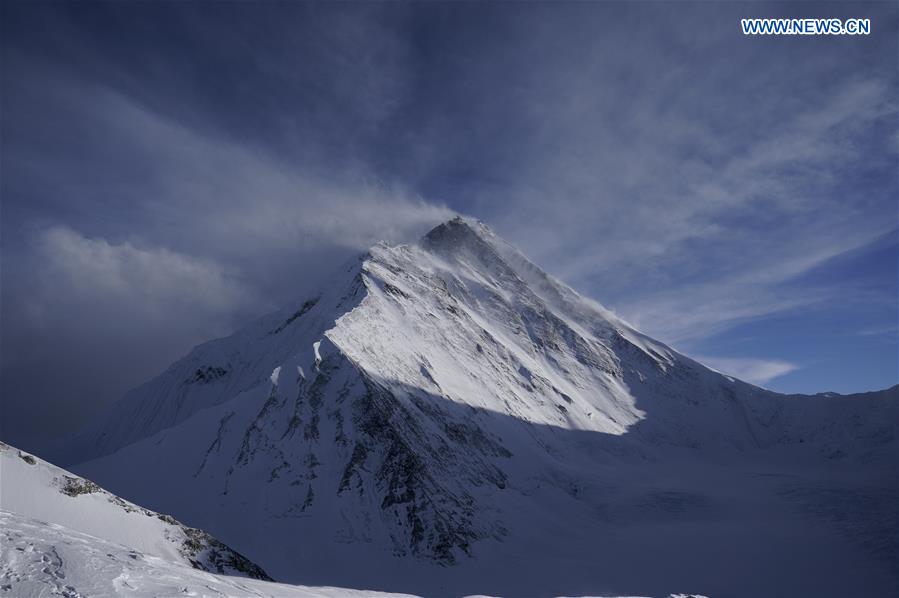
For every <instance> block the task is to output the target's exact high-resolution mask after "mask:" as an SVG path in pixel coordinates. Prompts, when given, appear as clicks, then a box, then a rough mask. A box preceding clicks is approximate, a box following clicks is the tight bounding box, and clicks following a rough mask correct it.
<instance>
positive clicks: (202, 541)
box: [0, 442, 269, 579]
mask: <svg viewBox="0 0 899 598" xmlns="http://www.w3.org/2000/svg"><path fill="white" fill-rule="evenodd" d="M0 510H3V511H5V512H7V513H14V514H15V515H16V516H18V517H23V518H28V519H37V520H42V521H48V522H52V523H54V524H58V525H61V526H64V527H66V528H71V529H72V530H77V531H78V532H82V533H85V534H89V535H90V536H94V537H97V538H102V539H103V540H105V541H107V542H112V543H114V544H122V545H125V546H128V547H129V548H131V549H133V550H137V551H140V552H142V553H146V554H149V555H153V556H155V557H159V558H161V559H164V560H167V561H171V562H173V563H177V564H179V565H181V566H187V567H194V568H196V569H200V570H202V571H212V572H217V573H224V574H227V575H236V576H242V577H251V578H254V579H269V577H268V576H267V575H266V573H265V572H264V571H263V570H262V569H260V568H259V567H258V566H257V565H255V564H254V563H252V562H250V561H249V560H247V559H246V558H244V557H243V556H241V555H240V554H238V553H236V552H234V551H233V550H231V549H230V548H228V547H227V546H225V545H224V544H222V543H221V542H219V541H218V540H216V539H215V538H213V537H212V536H210V535H209V534H207V533H206V532H204V531H202V530H198V529H193V528H189V527H187V526H185V525H182V524H180V523H179V522H178V521H176V520H175V519H173V518H172V517H170V516H168V515H162V514H160V513H155V512H153V511H150V510H148V509H144V508H143V507H139V506H137V505H135V504H133V503H130V502H128V501H126V500H123V499H121V498H119V497H118V496H115V495H114V494H110V493H109V492H107V491H106V490H104V489H102V488H100V487H99V486H97V485H96V484H95V483H93V482H91V481H90V480H86V479H84V478H80V477H78V476H76V475H74V474H71V473H69V472H67V471H65V470H63V469H60V468H58V467H56V466H54V465H51V464H49V463H47V462H46V461H43V460H41V459H38V458H37V457H35V456H33V455H29V454H28V453H23V452H22V451H19V450H17V449H15V448H13V447H11V446H9V445H8V444H4V443H2V442H0Z"/></svg>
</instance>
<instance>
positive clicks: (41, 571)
mask: <svg viewBox="0 0 899 598" xmlns="http://www.w3.org/2000/svg"><path fill="white" fill-rule="evenodd" d="M0 527H2V530H3V531H2V532H0V540H2V542H0V557H2V558H0V561H2V564H0V596H15V597H16V598H27V597H31V596H35V597H36V596H63V597H65V598H82V597H84V598H87V597H88V596H91V597H95V596H133V597H135V598H137V597H161V596H218V597H222V596H228V597H231V596H233V597H244V596H246V597H251V596H252V597H271V598H338V597H344V596H345V597H352V596H384V597H385V598H390V597H401V596H403V595H402V594H381V593H377V592H360V591H355V590H347V589H345V588H307V587H303V586H291V585H286V584H279V583H272V582H266V581H261V580H255V579H248V578H241V577H231V576H227V575H217V574H213V573H208V572H205V571H201V570H198V569H194V568H191V567H189V566H187V565H184V564H182V563H180V562H174V561H171V560H167V559H164V558H162V557H158V556H153V555H149V554H144V553H142V552H139V551H137V550H134V549H132V548H129V547H127V546H123V545H121V544H114V543H112V542H107V541H106V540H103V539H100V538H97V537H95V536H90V535H88V534H83V533H81V532H76V531H74V530H71V529H69V528H67V527H63V526H61V525H56V524H54V523H47V522H44V521H38V520H35V519H26V518H24V517H21V516H19V515H15V514H13V513H8V512H6V511H0Z"/></svg>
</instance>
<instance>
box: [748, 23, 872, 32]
mask: <svg viewBox="0 0 899 598" xmlns="http://www.w3.org/2000/svg"><path fill="white" fill-rule="evenodd" d="M740 25H741V26H742V27H743V34H744V35H868V34H870V33H871V19H846V20H845V21H844V20H842V19H740Z"/></svg>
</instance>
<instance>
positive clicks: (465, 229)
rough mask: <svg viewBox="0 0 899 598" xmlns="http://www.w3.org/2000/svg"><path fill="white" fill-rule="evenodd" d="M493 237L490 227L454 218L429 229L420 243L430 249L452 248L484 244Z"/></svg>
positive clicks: (466, 219) (473, 221)
mask: <svg viewBox="0 0 899 598" xmlns="http://www.w3.org/2000/svg"><path fill="white" fill-rule="evenodd" d="M494 236H495V235H494V233H493V231H492V230H490V227H488V226H487V225H486V224H484V223H483V222H481V221H480V220H477V219H475V218H469V217H465V216H456V217H455V218H452V219H451V220H447V221H446V222H444V223H443V224H439V225H437V226H436V227H434V228H433V229H431V231H430V232H428V234H426V235H425V236H424V237H423V238H422V242H423V243H424V244H425V245H427V246H430V247H454V246H460V245H465V244H468V243H470V242H472V241H475V242H481V243H484V242H487V240H488V239H490V238H491V237H494Z"/></svg>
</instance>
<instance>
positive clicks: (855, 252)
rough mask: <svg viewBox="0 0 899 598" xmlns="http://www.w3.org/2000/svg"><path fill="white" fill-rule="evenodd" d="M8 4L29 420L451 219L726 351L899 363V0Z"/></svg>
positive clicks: (777, 367)
mask: <svg viewBox="0 0 899 598" xmlns="http://www.w3.org/2000/svg"><path fill="white" fill-rule="evenodd" d="M2 10H3V19H2V52H3V54H2V90H0V94H2V98H0V99H2V107H3V110H2V111H0V125H2V152H0V161H2V163H0V166H2V174H3V177H2V179H0V185H2V189H0V191H2V204H0V210H2V221H0V230H2V249H3V252H2V276H3V281H2V282H3V284H2V288H0V292H2V303H0V318H2V329H3V334H2V337H0V343H2V357H3V360H2V374H3V376H2V385H3V388H2V391H3V392H2V394H3V398H2V401H3V406H2V408H3V417H2V430H0V432H2V434H3V437H4V438H6V439H8V440H11V441H14V442H18V443H20V444H23V445H25V446H39V445H40V444H41V443H42V442H46V441H48V440H49V439H52V438H53V437H54V436H56V435H58V434H60V433H62V432H65V431H69V430H71V429H73V428H75V427H77V426H78V425H81V424H82V423H83V422H84V421H86V419H88V418H89V417H91V415H92V414H94V413H96V411H97V410H98V409H100V408H102V407H103V406H104V405H107V404H108V403H109V402H110V401H112V400H114V399H115V398H116V397H117V396H119V395H120V394H121V393H122V392H123V391H124V390H126V389H127V388H129V387H131V386H133V385H135V384H137V383H140V382H141V381H143V380H145V379H147V378H148V377H150V376H152V375H154V374H156V373H158V372H159V371H161V370H162V369H163V368H164V367H165V366H166V365H167V364H168V363H169V362H171V361H172V360H174V359H176V358H177V357H179V356H180V355H182V354H184V353H185V352H186V351H187V350H188V349H189V348H190V347H191V346H193V345H194V344H197V343H199V342H202V341H203V340H206V339H208V338H210V337H214V336H219V335H223V334H227V333H228V332H230V331H232V330H234V329H235V328H236V327H237V326H239V325H240V324H241V323H244V322H246V321H247V320H249V319H251V318H253V317H255V316H257V315H259V314H261V313H265V312H266V311H268V310H271V309H274V308H277V307H279V306H281V305H282V304H284V303H287V302H289V301H291V300H293V298H295V297H301V296H302V295H303V294H304V293H305V292H308V291H309V290H310V289H312V288H314V287H315V285H316V284H317V283H318V281H319V280H320V279H321V277H323V276H325V275H326V273H327V272H328V271H329V270H330V269H331V268H332V267H333V266H334V265H336V264H338V263H340V262H341V261H342V260H343V259H345V258H346V257H347V256H348V255H350V254H351V253H353V252H356V251H359V250H362V249H364V248H365V247H367V246H368V245H370V244H372V243H373V242H374V241H376V240H378V239H386V240H389V241H408V240H412V239H414V238H416V237H417V236H418V235H420V234H421V233H423V232H424V231H426V230H427V229H428V228H429V227H430V226H432V225H434V224H436V223H438V222H440V221H441V220H443V219H446V218H448V217H449V216H451V215H452V214H453V213H455V212H461V213H465V214H469V215H473V216H476V217H478V218H481V219H482V220H484V221H485V222H487V223H488V224H490V225H491V226H493V227H494V228H495V229H496V230H497V232H498V233H499V234H501V235H502V236H504V237H506V238H507V239H509V240H510V241H512V242H513V243H515V244H517V245H518V246H519V247H520V248H521V249H522V250H523V251H524V252H525V253H526V254H527V255H529V256H530V257H531V258H532V259H533V260H534V261H536V262H537V263H538V264H540V265H541V266H543V267H544V268H545V269H546V270H547V271H549V272H550V273H553V274H555V275H556V276H558V277H560V278H562V279H563V280H565V281H566V282H568V283H570V284H571V285H572V286H574V287H575V288H577V289H578V290H580V291H582V292H583V293H585V294H587V295H590V296H591V297H593V298H595V299H597V300H598V301H600V302H602V303H604V304H605V305H607V306H608V307H610V308H612V309H614V310H615V311H616V312H618V313H619V314H620V315H622V316H623V317H624V318H626V319H628V320H629V321H631V322H632V323H634V324H635V325H637V326H638V327H640V328H641V329H643V330H644V331H646V332H647V333H649V334H651V335H653V336H655V337H657V338H660V339H661V340H664V341H666V342H668V343H670V344H672V345H673V346H674V347H676V348H678V349H680V350H682V351H684V352H686V353H688V354H690V355H693V356H697V357H699V358H701V359H703V360H705V361H706V362H707V363H709V364H711V365H713V366H715V367H718V368H719V369H722V370H723V371H727V372H729V373H733V374H736V375H739V376H741V377H743V378H745V379H747V380H749V381H753V382H756V383H759V384H763V385H765V386H766V387H769V388H773V389H775V390H779V391H783V392H821V391H826V390H832V391H838V392H857V391H864V390H873V389H879V388H884V387H886V386H890V385H892V384H895V383H896V382H897V347H896V338H897V334H896V333H897V232H896V230H897V198H899V178H897V177H899V172H897V168H896V164H897V142H899V135H897V126H896V125H897V109H899V95H897V88H899V85H897V83H899V82H897V73H899V69H897V56H899V47H897V44H899V42H897V39H899V36H896V35H895V33H896V31H897V29H899V20H897V19H899V11H897V8H896V5H895V3H872V4H866V3H851V4H850V3H814V2H795V3H781V4H769V3H760V2H753V3H739V2H729V3H711V2H697V3H691V2H677V3H662V2H640V3H627V4H625V3H617V2H595V3H592V2H574V3H541V2H529V3H508V2H497V3H468V2H466V3H440V2H435V3H409V4H407V3H398V2H390V3H384V4H379V3H318V4H316V3H276V2H270V3H261V4H257V3H219V4H216V5H215V6H214V10H213V8H211V7H210V5H208V4H206V3H200V2H186V3H118V2H116V3H92V2H88V3H79V5H78V6H77V8H76V7H75V6H72V5H67V4H64V3H55V2H53V3H49V2H47V3H45V2H40V1H37V2H28V3H25V2H7V3H4V4H3V8H2ZM779 16H789V17H842V18H846V17H867V18H870V19H871V20H872V31H873V32H872V35H870V36H859V37H807V36H803V37H790V38H787V37H782V38H776V37H747V36H743V35H742V33H741V31H740V27H739V20H740V18H744V17H779Z"/></svg>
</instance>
